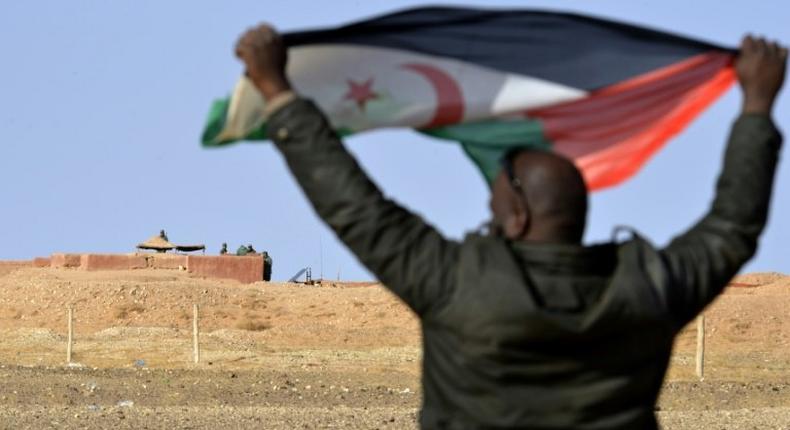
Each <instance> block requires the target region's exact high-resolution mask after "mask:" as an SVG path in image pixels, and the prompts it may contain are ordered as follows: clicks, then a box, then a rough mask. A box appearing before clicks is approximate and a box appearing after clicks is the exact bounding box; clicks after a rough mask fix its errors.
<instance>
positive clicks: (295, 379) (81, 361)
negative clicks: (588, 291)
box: [0, 264, 790, 429]
mask: <svg viewBox="0 0 790 430" xmlns="http://www.w3.org/2000/svg"><path fill="white" fill-rule="evenodd" d="M737 282H738V283H739V284H740V285H739V286H737V287H732V288H729V289H728V290H727V292H726V293H725V294H724V295H723V296H721V298H720V299H719V300H718V301H717V302H716V303H715V304H714V305H713V306H712V307H711V308H709V309H708V310H707V311H706V327H707V336H706V343H707V350H706V355H707V360H706V369H705V371H706V377H705V379H704V380H703V381H699V380H698V379H697V378H696V377H695V376H694V360H693V354H694V345H695V334H694V330H693V327H691V328H688V329H687V330H685V331H684V333H683V334H682V335H681V336H680V337H679V339H678V342H677V345H676V351H675V354H674V356H673V359H672V367H671V369H670V372H669V375H668V378H667V382H666V384H665V387H664V390H663V392H662V396H661V400H660V402H659V405H658V407H657V409H658V412H657V414H658V416H659V419H660V420H661V422H662V424H663V426H664V428H667V429H790V318H788V312H787V309H790V307H788V304H790V288H788V287H790V278H789V277H784V276H781V275H777V274H761V275H748V276H743V277H741V278H739V279H738V280H737ZM194 303H197V304H198V305H199V306H200V327H201V330H202V332H201V335H200V339H201V348H202V349H201V361H200V363H198V364H195V363H193V361H192V358H193V357H192V344H191V336H192V332H191V324H192V304H194ZM69 305H71V306H73V308H74V314H75V325H74V327H75V344H74V357H73V359H74V361H75V362H76V363H77V364H76V365H73V366H71V367H69V366H66V365H65V350H66V345H65V344H66V342H65V339H66V337H65V334H66V308H67V307H68V306H69ZM0 339H2V342H0V381H2V386H1V387H0V428H8V429H12V428H13V429H19V428H35V429H39V428H88V429H105V428H117V429H125V428H129V429H144V428H149V429H158V428H195V429H197V428H201V429H202V428H220V427H221V426H222V427H225V428H282V429H293V428H359V429H374V428H381V429H386V428H392V429H404V428H405V429H408V428H416V416H417V410H418V408H419V404H420V384H419V376H420V375H419V360H420V353H421V351H420V348H419V345H420V334H419V326H418V324H417V322H416V320H415V319H414V317H413V316H412V315H411V313H410V312H409V311H408V310H407V309H406V308H405V307H404V306H403V305H402V304H401V303H399V302H398V301H397V300H396V299H395V298H394V297H393V296H392V295H391V294H389V293H388V292H387V291H386V290H384V289H383V288H381V287H379V286H367V285H364V284H356V285H351V284H339V283H337V284H325V285H323V286H321V287H308V286H300V285H288V284H274V283H270V284H264V283H257V284H251V285H241V284H238V283H234V282H224V281H216V280H203V279H194V278H191V277H189V276H188V275H187V274H185V273H183V272H178V271H168V270H140V271H128V272H82V271H79V270H65V269H61V270H57V269H49V268H47V269H34V268H29V267H21V266H14V265H10V264H4V265H0Z"/></svg>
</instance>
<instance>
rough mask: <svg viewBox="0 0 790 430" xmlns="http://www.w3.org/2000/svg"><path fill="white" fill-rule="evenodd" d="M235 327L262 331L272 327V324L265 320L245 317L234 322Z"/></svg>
mask: <svg viewBox="0 0 790 430" xmlns="http://www.w3.org/2000/svg"><path fill="white" fill-rule="evenodd" d="M236 328H237V329H239V330H248V331H264V330H267V329H270V328H272V325H271V324H269V323H267V322H263V321H258V320H256V319H251V318H246V317H245V318H243V319H240V320H239V321H237V322H236Z"/></svg>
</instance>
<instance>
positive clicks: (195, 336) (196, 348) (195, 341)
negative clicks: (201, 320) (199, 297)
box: [192, 303, 200, 364]
mask: <svg viewBox="0 0 790 430" xmlns="http://www.w3.org/2000/svg"><path fill="white" fill-rule="evenodd" d="M198 327H199V324H198V305H197V303H195V304H194V305H192V355H193V358H194V360H195V364H197V363H199V362H200V342H199V337H200V333H199V330H200V329H199V328H198Z"/></svg>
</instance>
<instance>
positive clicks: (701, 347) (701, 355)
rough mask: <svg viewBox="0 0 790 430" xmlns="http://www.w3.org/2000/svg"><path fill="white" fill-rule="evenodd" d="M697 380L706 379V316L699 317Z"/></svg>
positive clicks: (700, 315)
mask: <svg viewBox="0 0 790 430" xmlns="http://www.w3.org/2000/svg"><path fill="white" fill-rule="evenodd" d="M696 364H697V368H696V370H697V378H699V379H704V378H705V315H704V314H699V316H698V317H697V360H696Z"/></svg>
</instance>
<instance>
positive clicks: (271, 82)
mask: <svg viewBox="0 0 790 430" xmlns="http://www.w3.org/2000/svg"><path fill="white" fill-rule="evenodd" d="M236 56H237V57H239V59H240V60H241V61H242V62H243V63H244V65H245V66H246V69H247V70H246V72H245V73H246V75H247V77H249V78H250V80H251V81H252V82H253V84H255V86H256V87H257V88H258V90H259V91H260V92H261V93H262V94H263V97H264V98H266V99H267V100H271V99H272V98H274V97H275V96H277V95H278V94H280V93H283V92H285V91H288V90H290V89H291V85H290V83H289V82H288V78H287V77H286V76H285V64H286V62H287V54H286V49H285V46H284V45H283V41H282V38H281V37H280V35H279V34H278V33H277V31H276V30H275V29H274V28H273V27H271V26H269V25H266V24H261V25H258V26H257V27H253V28H251V29H249V30H247V31H246V32H245V33H244V34H242V36H241V38H239V41H238V42H237V43H236Z"/></svg>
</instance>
